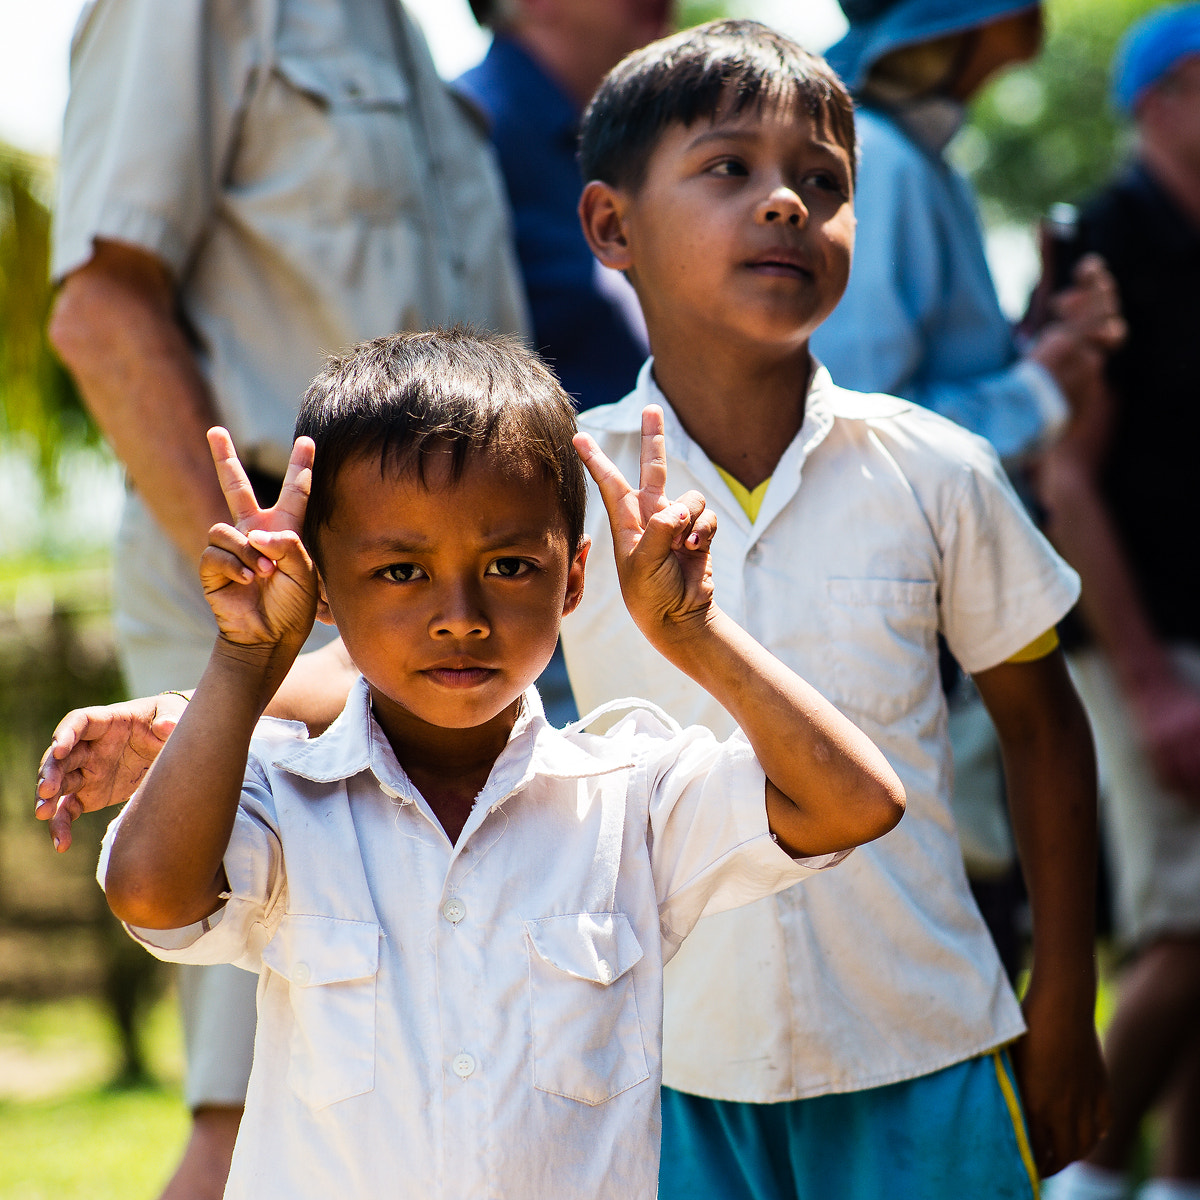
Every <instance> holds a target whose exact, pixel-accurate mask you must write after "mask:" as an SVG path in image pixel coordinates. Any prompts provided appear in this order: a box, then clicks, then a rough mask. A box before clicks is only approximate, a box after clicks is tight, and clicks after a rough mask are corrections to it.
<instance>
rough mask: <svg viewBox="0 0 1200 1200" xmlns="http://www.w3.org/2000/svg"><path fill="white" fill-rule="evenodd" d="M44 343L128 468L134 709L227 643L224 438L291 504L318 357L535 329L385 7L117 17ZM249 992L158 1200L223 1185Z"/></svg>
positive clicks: (485, 181) (192, 1024)
mask: <svg viewBox="0 0 1200 1200" xmlns="http://www.w3.org/2000/svg"><path fill="white" fill-rule="evenodd" d="M52 259H53V261H52V265H51V272H52V275H53V276H54V278H55V279H56V280H61V282H62V287H61V292H60V293H59V296H58V299H57V302H56V304H55V307H54V310H53V313H52V317H51V321H50V338H51V341H52V342H53V344H54V346H55V348H56V349H57V351H58V353H59V355H60V357H61V358H62V360H63V362H64V363H65V364H66V366H67V368H68V369H69V371H70V372H71V374H72V375H73V376H74V379H75V382H76V383H77V385H78V387H79V391H80V393H81V394H82V396H83V399H84V402H85V404H86V406H87V408H88V410H89V412H90V413H91V414H92V416H93V417H94V418H95V421H96V423H97V425H98V426H99V427H100V429H101V431H102V432H103V433H104V435H105V437H106V438H107V439H108V441H109V443H110V444H111V446H112V447H113V449H114V451H115V452H116V455H117V457H118V458H119V459H120V460H121V462H122V464H123V465H124V467H125V471H126V477H127V480H128V493H127V498H126V504H125V511H124V516H123V519H122V524H121V530H120V533H119V535H118V544H117V547H116V551H115V581H114V603H115V614H114V619H115V624H116V632H117V638H118V645H119V651H120V657H121V661H122V666H123V668H124V672H125V678H126V682H127V684H128V686H129V688H130V689H131V690H132V692H133V693H134V694H135V695H152V694H155V693H158V692H161V691H164V690H166V689H171V688H187V687H190V686H191V685H192V684H194V683H195V682H196V680H197V679H198V678H199V677H200V674H201V673H202V671H203V669H204V666H205V664H206V662H207V660H208V654H209V650H210V649H211V644H212V640H213V636H214V633H215V625H214V624H213V621H212V618H211V615H210V612H209V609H208V605H207V604H206V603H205V601H204V597H203V595H202V593H201V590H200V586H199V581H198V578H197V572H196V563H197V561H198V559H199V556H200V553H201V551H202V549H203V548H204V546H205V545H206V544H207V531H208V529H209V527H210V526H211V525H212V524H213V523H215V522H217V521H221V520H225V519H227V518H228V515H229V514H228V511H227V509H226V506H225V502H224V500H223V498H222V496H221V492H220V488H219V487H218V485H217V479H216V474H215V472H214V470H213V466H212V461H211V458H210V456H209V452H208V448H207V445H206V442H205V431H206V430H207V429H208V427H209V426H211V425H213V424H217V423H220V424H223V425H226V426H227V427H228V428H229V429H230V431H231V432H232V434H233V436H234V440H235V442H236V444H237V447H238V451H239V453H240V454H241V456H242V459H243V461H244V462H245V463H246V464H247V466H248V468H249V469H250V474H251V479H252V482H253V484H254V487H255V491H256V493H257V495H258V499H259V503H260V504H261V505H263V506H264V507H265V506H268V505H270V504H271V503H273V500H274V498H275V496H276V495H277V494H278V490H279V487H280V483H281V480H282V475H283V471H284V468H285V466H286V463H287V459H288V452H289V449H290V446H291V440H292V424H293V421H294V418H295V413H296V409H297V407H298V404H299V401H300V398H301V397H302V395H303V393H304V391H305V388H306V387H307V385H308V382H309V380H310V379H311V377H312V376H313V374H314V373H315V372H316V370H317V368H318V367H319V365H320V363H321V361H322V360H323V358H324V356H325V355H326V354H328V353H331V352H334V351H340V350H344V349H345V348H346V347H348V346H349V345H351V344H353V343H354V342H357V341H361V340H363V339H366V338H372V337H376V336H379V335H383V334H387V333H391V332H393V331H395V330H397V329H417V328H423V327H426V326H430V325H438V324H449V323H452V322H455V321H466V322H474V323H477V324H478V325H480V326H482V327H484V328H488V329H495V330H500V331H506V332H521V331H523V330H524V329H525V328H526V310H525V302H524V297H523V294H522V290H521V285H520V280H519V277H518V274H517V270H516V265H515V260H514V255H513V251H512V245H511V229H510V221H509V215H508V211H507V206H506V202H505V198H504V193H503V186H502V183H501V181H500V178H499V176H498V173H497V171H496V169H495V166H494V162H493V156H492V151H491V149H490V147H489V146H488V145H487V143H486V141H485V140H484V139H483V137H482V135H481V133H480V130H479V128H478V122H477V121H476V120H474V119H473V118H472V117H471V116H470V115H469V114H468V113H467V112H466V111H465V109H464V107H463V106H462V104H461V102H460V101H459V100H457V99H456V98H455V97H454V96H453V95H452V94H451V93H450V92H449V91H448V90H447V88H446V87H445V85H444V84H443V83H442V81H441V80H440V79H439V78H438V75H437V73H436V71H435V70H434V66H433V63H432V61H431V59H430V57H429V53H428V50H427V48H426V46H425V42H424V39H423V38H422V36H421V34H420V32H419V30H418V29H417V28H416V26H415V25H414V24H413V23H412V21H411V20H410V18H409V16H408V14H407V12H406V11H405V10H404V8H403V7H402V6H401V5H400V4H397V3H392V2H391V0H353V2H351V0H277V2H274V3H268V2H267V0H255V2H253V3H249V4H246V5H241V6H227V5H213V4H207V3H204V0H98V2H97V3H94V4H91V5H89V6H88V7H87V8H86V9H85V10H84V12H83V15H82V17H81V19H80V23H79V26H78V28H77V30H76V33H75V37H74V42H73V45H72V55H71V92H70V98H69V100H68V104H67V111H66V118H65V124H64V133H63V143H62V156H61V164H60V177H59V194H58V207H57V213H56V220H55V227H54V238H53V252H52ZM256 982H257V981H256V979H255V977H254V976H253V975H251V974H248V973H246V972H243V971H239V970H237V969H236V968H230V967H218V968H187V969H185V970H184V972H183V973H182V974H181V976H180V993H181V998H182V1001H183V1012H184V1024H185V1039H186V1043H187V1056H188V1077H187V1081H186V1087H185V1093H186V1100H187V1102H188V1104H189V1106H190V1107H191V1109H192V1111H193V1113H194V1121H193V1129H192V1136H191V1140H190V1141H189V1144H188V1147H187V1150H186V1152H185V1154H184V1158H183V1161H182V1163H181V1164H180V1167H179V1169H178V1172H177V1173H176V1175H175V1177H174V1178H173V1180H172V1181H171V1183H170V1184H169V1185H168V1187H167V1190H166V1192H165V1193H164V1196H166V1197H169V1198H170V1200H180V1198H183V1200H193V1198H195V1200H199V1198H200V1197H210V1196H211V1197H216V1196H219V1195H221V1193H222V1191H223V1190H224V1181H225V1177H226V1174H227V1172H228V1166H229V1157H230V1154H231V1153H232V1148H233V1141H234V1137H235V1135H236V1130H237V1124H238V1120H239V1117H240V1113H241V1105H242V1103H243V1100H244V1096H245V1087H246V1080H247V1078H248V1075H249V1068H250V1057H251V1051H252V1046H253V1036H254V1021H255V1006H254V993H255V986H256Z"/></svg>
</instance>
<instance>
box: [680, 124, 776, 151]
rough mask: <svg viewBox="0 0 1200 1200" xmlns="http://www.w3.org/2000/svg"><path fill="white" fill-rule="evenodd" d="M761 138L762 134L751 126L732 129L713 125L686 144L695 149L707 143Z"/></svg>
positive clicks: (749, 140) (726, 126) (750, 140)
mask: <svg viewBox="0 0 1200 1200" xmlns="http://www.w3.org/2000/svg"><path fill="white" fill-rule="evenodd" d="M761 137H762V134H761V133H760V132H759V130H757V129H755V128H754V127H753V126H752V125H751V126H742V127H736V126H735V127H733V128H730V127H729V126H728V125H713V126H711V127H710V128H708V129H706V130H704V131H703V132H701V133H698V134H697V135H696V136H695V137H694V138H692V140H691V142H689V143H688V144H689V145H690V146H693V147H695V146H703V145H704V144H705V143H707V142H731V141H737V142H753V141H758V140H759V139H760V138H761Z"/></svg>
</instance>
